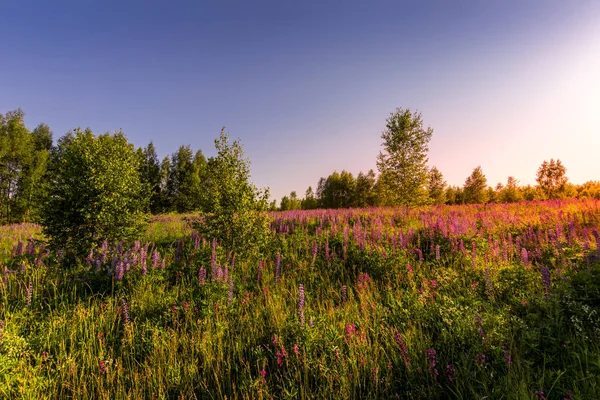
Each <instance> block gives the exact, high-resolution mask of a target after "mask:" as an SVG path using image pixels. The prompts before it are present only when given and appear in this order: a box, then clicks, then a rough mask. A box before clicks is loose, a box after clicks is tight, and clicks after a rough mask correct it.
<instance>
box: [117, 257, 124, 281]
mask: <svg viewBox="0 0 600 400" xmlns="http://www.w3.org/2000/svg"><path fill="white" fill-rule="evenodd" d="M123 274H125V265H124V263H123V261H118V263H117V266H116V268H115V279H116V280H118V281H120V280H121V279H123Z"/></svg>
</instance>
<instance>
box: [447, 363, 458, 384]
mask: <svg viewBox="0 0 600 400" xmlns="http://www.w3.org/2000/svg"><path fill="white" fill-rule="evenodd" d="M455 371H456V370H455V368H454V364H448V365H447V366H446V376H447V377H448V380H449V381H450V382H452V381H453V379H454V372H455Z"/></svg>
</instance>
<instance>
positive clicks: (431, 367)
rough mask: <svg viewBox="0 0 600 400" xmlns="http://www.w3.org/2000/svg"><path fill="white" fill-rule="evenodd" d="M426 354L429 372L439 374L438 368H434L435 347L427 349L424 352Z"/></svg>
mask: <svg viewBox="0 0 600 400" xmlns="http://www.w3.org/2000/svg"><path fill="white" fill-rule="evenodd" d="M425 354H426V355H427V362H428V363H429V372H433V373H434V374H435V375H439V373H438V370H437V369H436V368H435V366H436V365H437V356H436V354H437V352H436V351H435V349H427V351H426V352H425Z"/></svg>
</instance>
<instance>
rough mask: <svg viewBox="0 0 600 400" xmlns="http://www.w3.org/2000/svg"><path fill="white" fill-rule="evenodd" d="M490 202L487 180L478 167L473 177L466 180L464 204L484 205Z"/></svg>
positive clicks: (472, 174)
mask: <svg viewBox="0 0 600 400" xmlns="http://www.w3.org/2000/svg"><path fill="white" fill-rule="evenodd" d="M488 200H489V192H488V190H487V179H486V177H485V175H484V174H483V171H482V170H481V167H480V166H478V167H477V168H475V169H474V170H473V172H472V173H471V175H470V176H469V177H468V178H467V179H466V180H465V186H464V202H465V204H474V203H475V204H482V203H486V202H487V201H488Z"/></svg>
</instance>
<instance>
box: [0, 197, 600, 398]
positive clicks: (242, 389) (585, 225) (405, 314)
mask: <svg viewBox="0 0 600 400" xmlns="http://www.w3.org/2000/svg"><path fill="white" fill-rule="evenodd" d="M599 205H600V203H598V202H596V201H563V202H536V203H519V204H516V205H498V206H462V207H455V206H453V207H434V208H422V209H414V210H406V209H394V208H388V209H368V210H338V211H310V212H287V213H274V214H272V216H271V217H272V231H273V240H272V243H271V246H270V249H269V252H268V254H265V255H264V256H263V257H262V258H261V259H258V260H252V261H250V260H246V261H245V262H244V261H240V260H236V263H235V266H233V268H229V267H230V265H229V264H228V260H227V259H226V258H225V251H223V249H221V248H220V247H219V246H217V248H216V252H215V256H216V264H215V268H217V270H216V271H217V272H215V274H214V275H213V273H212V268H213V266H211V258H212V256H213V254H212V252H213V250H212V247H211V243H210V242H209V241H205V240H203V239H202V238H199V237H198V236H196V235H195V234H193V233H192V231H191V230H190V229H189V227H188V226H187V225H186V224H185V222H184V221H183V220H182V219H181V218H178V217H176V216H169V217H168V218H157V220H156V221H154V222H153V224H152V226H151V227H150V228H149V230H148V233H147V235H146V237H143V238H140V240H141V242H142V243H145V242H146V241H151V242H154V243H155V247H156V248H157V249H158V250H159V251H160V253H161V257H162V258H163V259H165V260H167V262H166V266H165V268H164V269H161V268H149V269H148V273H147V274H145V275H144V274H142V272H141V269H140V268H139V266H137V267H132V268H131V269H130V271H129V272H127V273H125V274H124V277H123V279H121V280H118V279H116V278H115V274H114V271H112V270H109V268H110V266H109V264H110V263H109V262H107V264H106V265H103V266H101V267H100V268H99V272H96V269H95V268H94V267H92V266H87V264H86V262H85V261H84V260H82V262H81V265H80V267H78V268H71V269H64V268H62V267H61V266H60V265H59V264H58V262H57V260H56V257H55V256H54V254H49V255H47V256H45V257H44V258H43V265H39V263H38V265H36V263H35V260H36V259H37V254H33V255H30V254H24V255H20V256H17V255H15V256H12V255H13V254H14V252H13V249H12V247H14V246H15V245H16V244H17V243H16V242H18V240H24V239H25V238H27V237H28V236H30V235H22V234H18V233H4V234H3V238H6V237H10V238H11V239H10V240H11V241H12V242H11V243H10V246H9V247H10V249H9V250H8V251H7V253H6V254H7V255H8V256H7V260H6V262H5V263H4V264H5V266H4V267H3V268H4V270H10V271H15V272H10V273H6V272H4V273H3V276H4V277H5V281H6V284H2V285H0V320H2V321H3V322H4V324H3V329H2V330H1V331H0V333H1V334H2V343H1V344H0V398H1V397H6V398H36V399H38V398H74V399H75V398H76V399H80V398H100V399H117V398H173V399H176V398H186V399H187V398H217V399H220V398H242V399H244V398H247V399H256V398H258V399H260V398H343V399H365V398H407V399H408V398H410V399H415V398H465V399H472V398H484V397H485V398H498V399H500V398H507V399H513V398H514V399H523V398H530V399H534V398H552V399H563V398H574V399H592V398H596V397H597V393H599V392H600V388H599V385H600V351H599V350H600V349H599V345H598V343H599V342H598V339H600V318H599V317H598V307H599V306H600V263H599V256H600V254H599V253H598V242H597V239H596V237H597V235H598V234H597V229H598V228H599V227H600V223H599V222H600V209H599ZM3 229H4V230H5V232H12V230H15V231H18V229H19V228H18V227H11V228H3ZM11 229H12V230H11ZM3 240H5V241H6V242H8V239H3ZM2 243H4V242H2ZM473 243H474V246H475V252H474V254H475V257H473V251H472V246H473ZM36 246H37V245H36ZM438 246H439V247H438ZM7 248H8V247H7ZM36 249H37V247H36ZM522 249H525V251H526V252H527V254H528V256H527V260H524V259H523V257H522V253H523V250H522ZM313 252H314V253H313ZM278 255H279V257H280V267H279V273H278V275H277V279H276V269H277V267H276V265H277V259H278ZM524 261H526V262H525V263H524ZM22 265H25V268H24V269H23V267H22ZM225 266H228V274H229V277H230V278H231V280H232V281H231V280H229V279H225V278H224V277H223V271H224V268H225ZM219 267H221V271H222V273H221V275H219V274H218V268H219ZM542 267H545V268H547V272H548V275H547V277H545V275H544V274H543V273H542ZM200 268H205V269H206V270H207V279H206V282H203V283H200V282H199V280H198V271H199V270H200ZM548 277H549V279H548ZM231 282H233V292H232V293H233V295H232V297H231V298H230V290H231ZM301 285H302V288H303V292H304V301H303V305H302V306H301V302H300V286H301ZM343 286H345V287H346V291H345V295H343V294H342V287H343ZM28 291H30V294H28ZM28 296H29V298H30V300H28ZM230 299H231V301H230ZM124 306H126V307H127V308H128V316H129V320H127V319H126V318H124V313H123V307H124ZM301 312H302V314H303V315H304V323H302V318H301Z"/></svg>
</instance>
